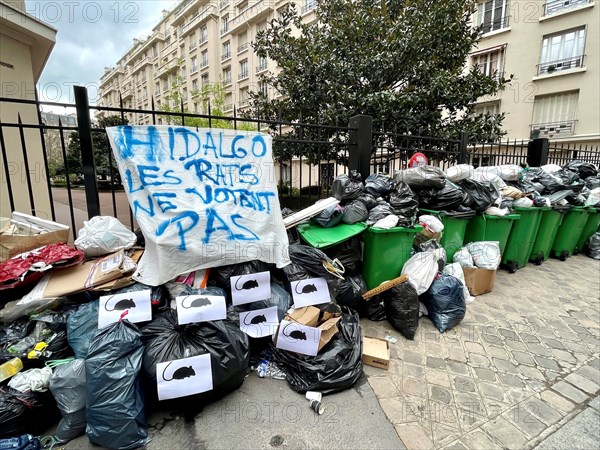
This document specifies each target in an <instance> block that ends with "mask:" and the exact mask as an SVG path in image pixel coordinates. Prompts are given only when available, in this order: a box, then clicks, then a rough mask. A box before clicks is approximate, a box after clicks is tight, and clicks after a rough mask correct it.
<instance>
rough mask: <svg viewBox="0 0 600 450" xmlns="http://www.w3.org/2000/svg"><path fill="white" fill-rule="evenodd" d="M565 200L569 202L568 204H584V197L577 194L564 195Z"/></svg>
mask: <svg viewBox="0 0 600 450" xmlns="http://www.w3.org/2000/svg"><path fill="white" fill-rule="evenodd" d="M565 200H566V201H567V202H569V205H573V206H584V205H585V197H584V196H583V195H579V194H575V193H573V194H570V195H567V196H566V197H565Z"/></svg>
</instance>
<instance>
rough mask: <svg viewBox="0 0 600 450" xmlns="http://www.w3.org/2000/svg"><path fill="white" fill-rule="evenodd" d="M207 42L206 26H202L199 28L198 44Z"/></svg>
mask: <svg viewBox="0 0 600 450" xmlns="http://www.w3.org/2000/svg"><path fill="white" fill-rule="evenodd" d="M207 40H208V28H206V25H202V27H201V28H200V43H201V44H203V43H205V42H206V41H207Z"/></svg>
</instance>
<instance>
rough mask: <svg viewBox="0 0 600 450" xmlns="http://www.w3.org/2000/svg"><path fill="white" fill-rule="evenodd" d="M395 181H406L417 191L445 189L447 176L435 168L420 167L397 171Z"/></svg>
mask: <svg viewBox="0 0 600 450" xmlns="http://www.w3.org/2000/svg"><path fill="white" fill-rule="evenodd" d="M394 181H396V182H398V181H404V182H405V183H406V184H408V185H409V186H410V187H411V188H412V189H415V190H417V191H418V190H421V189H427V188H434V189H443V188H444V186H445V184H446V174H445V173H444V172H443V171H442V170H441V169H439V168H437V167H434V166H419V167H413V168H410V169H405V170H399V171H397V172H396V173H394Z"/></svg>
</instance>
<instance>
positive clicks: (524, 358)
mask: <svg viewBox="0 0 600 450" xmlns="http://www.w3.org/2000/svg"><path fill="white" fill-rule="evenodd" d="M511 353H512V355H513V358H515V361H517V362H518V363H519V364H527V365H528V366H534V365H535V361H534V359H533V357H532V356H531V355H530V354H529V353H525V352H519V351H517V350H513V351H512V352H511Z"/></svg>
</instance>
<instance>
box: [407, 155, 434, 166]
mask: <svg viewBox="0 0 600 450" xmlns="http://www.w3.org/2000/svg"><path fill="white" fill-rule="evenodd" d="M428 163H429V161H428V159H427V156H425V155H424V154H423V153H421V152H417V153H415V154H414V155H412V157H411V158H410V160H409V161H408V167H419V166H426V165H427V164H428Z"/></svg>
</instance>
